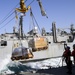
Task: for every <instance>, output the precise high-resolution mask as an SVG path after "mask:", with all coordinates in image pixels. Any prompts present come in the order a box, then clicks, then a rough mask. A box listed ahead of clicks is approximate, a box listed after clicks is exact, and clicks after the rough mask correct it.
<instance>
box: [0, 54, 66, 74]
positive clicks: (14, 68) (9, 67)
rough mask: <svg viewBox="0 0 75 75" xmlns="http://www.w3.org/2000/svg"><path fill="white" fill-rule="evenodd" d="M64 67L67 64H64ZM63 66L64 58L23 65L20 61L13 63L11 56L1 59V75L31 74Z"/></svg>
mask: <svg viewBox="0 0 75 75" xmlns="http://www.w3.org/2000/svg"><path fill="white" fill-rule="evenodd" d="M63 64H64V65H66V64H65V62H64V63H63ZM61 66H62V58H52V59H47V60H43V61H37V62H28V63H25V64H22V63H21V62H18V61H11V60H10V55H7V57H6V58H5V59H0V74H3V73H6V74H13V73H19V72H30V71H35V70H39V69H49V68H57V67H61Z"/></svg>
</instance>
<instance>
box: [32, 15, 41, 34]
mask: <svg viewBox="0 0 75 75" xmlns="http://www.w3.org/2000/svg"><path fill="white" fill-rule="evenodd" d="M32 15H33V14H32ZM33 17H34V15H33ZM34 20H35V22H36V24H37V26H38V28H39V31H40V33H41V29H40V27H39V25H38V23H37V21H36V19H35V17H34Z"/></svg>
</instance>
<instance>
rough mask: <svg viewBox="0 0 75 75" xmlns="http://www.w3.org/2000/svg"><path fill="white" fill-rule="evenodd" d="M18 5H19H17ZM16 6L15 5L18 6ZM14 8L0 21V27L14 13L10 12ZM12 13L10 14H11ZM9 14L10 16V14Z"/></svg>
mask: <svg viewBox="0 0 75 75" xmlns="http://www.w3.org/2000/svg"><path fill="white" fill-rule="evenodd" d="M25 2H27V0H25ZM18 4H19V3H18ZM18 4H17V5H18ZM17 5H16V6H15V7H17ZM15 7H14V8H13V9H12V10H11V11H10V12H9V13H8V14H7V15H6V16H5V17H4V18H3V19H2V20H1V21H0V25H1V24H2V23H3V22H4V21H6V20H7V19H8V18H9V17H10V16H11V15H12V14H13V13H14V12H12V11H13V10H14V9H15ZM11 12H12V13H11ZM10 13H11V14H10ZM9 14H10V15H9Z"/></svg>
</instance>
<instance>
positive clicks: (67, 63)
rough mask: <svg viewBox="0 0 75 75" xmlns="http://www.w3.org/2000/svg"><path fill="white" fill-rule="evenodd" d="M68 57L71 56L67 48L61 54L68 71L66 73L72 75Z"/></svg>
mask: <svg viewBox="0 0 75 75" xmlns="http://www.w3.org/2000/svg"><path fill="white" fill-rule="evenodd" d="M70 56H71V51H70V47H69V46H67V47H66V48H65V51H64V53H63V57H64V59H65V62H66V65H67V69H68V72H67V73H69V74H72V61H71V58H70Z"/></svg>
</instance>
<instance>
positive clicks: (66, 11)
mask: <svg viewBox="0 0 75 75" xmlns="http://www.w3.org/2000/svg"><path fill="white" fill-rule="evenodd" d="M32 1H33V0H27V2H26V3H25V4H26V6H28V5H29V4H30V3H31V2H32ZM41 1H42V5H43V7H44V9H45V11H46V14H47V16H48V18H46V17H45V16H42V15H41V11H40V7H39V5H38V2H37V0H34V2H33V3H31V4H30V6H31V8H32V11H33V14H34V16H35V19H36V21H37V23H38V25H39V27H40V29H41V28H43V27H44V28H45V29H46V31H47V32H50V30H51V28H52V22H56V27H57V28H63V29H64V28H69V27H70V25H71V24H74V25H75V0H41ZM19 2H20V0H0V34H2V33H5V32H7V33H8V32H9V33H11V32H13V29H12V28H13V26H15V25H16V19H15V18H14V19H13V20H11V19H12V18H13V17H15V13H13V12H14V10H15V8H18V7H19ZM10 12H11V13H13V14H12V15H11V16H8V15H10V14H11V13H10ZM7 17H9V18H7ZM19 17H20V15H19ZM10 20H11V21H10ZM9 21H10V22H9ZM34 23H35V22H34ZM35 25H36V23H35ZM30 26H31V18H30V11H28V12H27V13H26V16H24V17H23V31H24V33H27V32H28V31H29V27H30Z"/></svg>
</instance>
